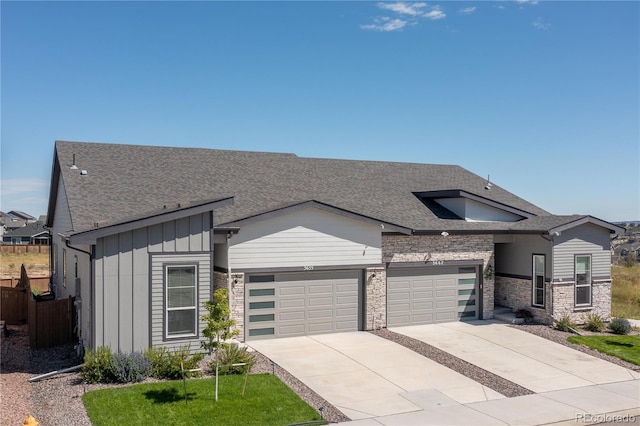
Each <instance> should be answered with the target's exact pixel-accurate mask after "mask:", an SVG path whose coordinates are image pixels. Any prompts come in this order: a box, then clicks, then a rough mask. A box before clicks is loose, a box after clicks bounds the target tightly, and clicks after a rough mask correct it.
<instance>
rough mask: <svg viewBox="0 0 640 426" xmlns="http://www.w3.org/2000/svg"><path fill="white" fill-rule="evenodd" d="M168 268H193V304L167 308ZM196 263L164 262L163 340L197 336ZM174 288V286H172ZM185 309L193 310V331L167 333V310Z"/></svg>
mask: <svg viewBox="0 0 640 426" xmlns="http://www.w3.org/2000/svg"><path fill="white" fill-rule="evenodd" d="M169 268H194V270H195V271H194V272H195V275H194V277H195V278H194V279H195V282H194V288H193V291H194V301H195V305H193V306H181V307H179V308H169V285H168V284H169ZM198 276H199V275H198V265H197V264H193V263H191V264H188V263H187V264H178V263H175V264H166V265H164V300H165V302H164V338H165V340H173V339H182V338H185V337H197V336H198ZM172 288H176V287H172ZM185 310H194V311H195V315H194V317H195V318H194V325H193V330H194V331H195V332H194V333H183V334H169V311H185Z"/></svg>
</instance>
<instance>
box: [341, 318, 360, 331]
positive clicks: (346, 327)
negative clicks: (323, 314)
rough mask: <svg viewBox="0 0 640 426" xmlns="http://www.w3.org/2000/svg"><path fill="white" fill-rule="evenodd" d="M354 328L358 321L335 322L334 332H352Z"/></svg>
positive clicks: (356, 326)
mask: <svg viewBox="0 0 640 426" xmlns="http://www.w3.org/2000/svg"><path fill="white" fill-rule="evenodd" d="M354 328H358V321H353V320H352V321H336V330H339V331H352V330H353V329H354Z"/></svg>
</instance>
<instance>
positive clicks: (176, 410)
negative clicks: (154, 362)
mask: <svg viewBox="0 0 640 426" xmlns="http://www.w3.org/2000/svg"><path fill="white" fill-rule="evenodd" d="M243 381H244V376H241V375H232V376H221V377H220V383H219V389H218V402H215V400H214V388H215V381H214V379H194V380H187V398H188V403H186V402H185V400H184V387H183V384H182V381H180V380H179V381H170V382H158V383H144V384H139V385H133V386H126V387H120V388H112V389H102V390H97V391H92V392H88V393H86V394H85V395H84V396H83V397H82V400H83V402H84V405H85V407H86V408H87V413H88V414H89V418H90V419H91V423H92V424H93V425H98V426H99V425H122V424H126V425H153V424H161V425H200V424H203V425H204V424H209V425H229V426H233V425H261V426H262V425H278V426H283V425H287V424H291V423H300V422H308V421H313V420H320V419H321V418H320V415H319V414H318V413H317V412H316V411H315V410H314V409H313V408H311V407H310V406H309V405H307V404H306V403H305V402H304V401H303V400H301V399H300V398H299V397H298V395H296V394H295V393H294V392H293V391H292V390H291V389H289V388H288V387H287V386H286V385H285V384H283V383H282V382H281V381H280V380H279V379H278V378H277V377H275V376H272V375H270V374H256V375H250V376H249V381H248V384H247V390H246V394H245V396H244V398H243V397H242V384H243Z"/></svg>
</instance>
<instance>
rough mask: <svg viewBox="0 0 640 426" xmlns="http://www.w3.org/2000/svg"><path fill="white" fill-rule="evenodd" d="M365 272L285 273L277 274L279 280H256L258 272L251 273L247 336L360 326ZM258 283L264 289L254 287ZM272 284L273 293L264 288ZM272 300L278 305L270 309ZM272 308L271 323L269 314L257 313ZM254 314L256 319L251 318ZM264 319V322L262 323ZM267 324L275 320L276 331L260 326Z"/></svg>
mask: <svg viewBox="0 0 640 426" xmlns="http://www.w3.org/2000/svg"><path fill="white" fill-rule="evenodd" d="M361 275H362V272H361V271H360V270H354V271H322V272H316V271H313V272H306V273H281V274H276V275H275V281H272V282H268V283H267V282H259V281H252V279H251V278H253V277H255V276H252V275H249V279H248V280H247V286H248V287H249V290H248V292H247V293H246V294H247V296H246V297H247V300H246V301H245V307H246V310H247V313H246V326H247V333H246V335H247V337H248V338H252V337H255V338H267V337H280V336H281V337H284V336H301V335H305V334H314V333H330V332H335V331H345V330H349V331H355V330H357V329H358V313H359V310H358V302H359V298H358V295H359V286H360V283H361ZM252 286H253V287H254V288H252ZM256 286H259V288H261V291H260V292H255V291H253V290H256V288H255V287H256ZM268 286H271V287H272V288H275V292H273V291H272V292H271V294H272V295H271V296H269V295H268V294H269V291H268V290H267V291H265V289H264V287H268ZM271 303H272V304H273V305H275V309H274V308H271V309H269V307H271ZM265 309H268V311H265ZM272 311H275V319H274V321H273V322H271V323H267V319H268V318H269V317H259V316H257V315H261V314H271V313H272ZM252 317H253V318H254V321H251V318H252ZM260 320H263V321H264V322H262V323H260ZM264 324H273V328H274V331H273V333H271V334H269V333H268V331H267V330H257V329H258V328H260V329H262V328H267V327H265V326H264Z"/></svg>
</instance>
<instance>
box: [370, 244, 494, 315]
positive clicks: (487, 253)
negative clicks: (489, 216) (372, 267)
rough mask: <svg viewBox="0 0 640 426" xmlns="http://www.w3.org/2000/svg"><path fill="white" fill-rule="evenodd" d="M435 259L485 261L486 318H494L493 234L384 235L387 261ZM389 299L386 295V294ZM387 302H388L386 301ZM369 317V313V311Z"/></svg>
mask: <svg viewBox="0 0 640 426" xmlns="http://www.w3.org/2000/svg"><path fill="white" fill-rule="evenodd" d="M434 260H445V261H446V260H482V261H483V268H484V270H483V275H485V277H484V279H483V290H482V298H483V302H482V303H483V309H482V316H483V318H484V319H490V318H493V303H494V302H493V298H494V291H493V290H494V277H493V274H488V273H487V268H488V267H489V266H491V270H492V271H494V270H495V266H494V244H493V235H448V236H446V237H443V236H442V235H414V236H406V235H383V237H382V261H383V262H385V263H386V262H430V261H434ZM385 297H386V295H385ZM385 302H386V301H385ZM367 315H368V312H367Z"/></svg>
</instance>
